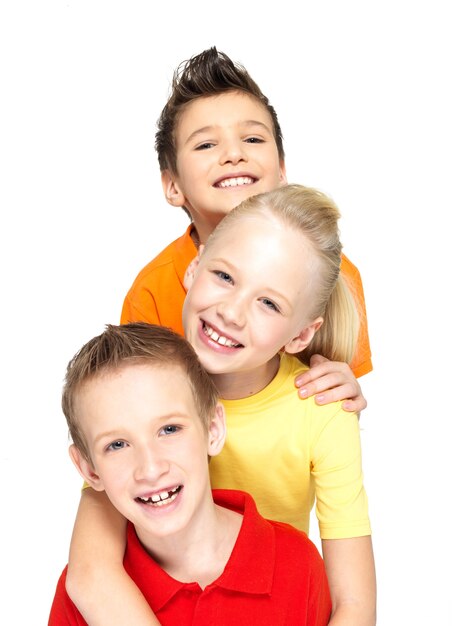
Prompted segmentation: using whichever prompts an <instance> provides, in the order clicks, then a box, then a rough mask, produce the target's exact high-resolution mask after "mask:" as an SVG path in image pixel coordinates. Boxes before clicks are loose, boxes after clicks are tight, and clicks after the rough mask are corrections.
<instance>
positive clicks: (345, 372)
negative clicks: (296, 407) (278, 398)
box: [295, 354, 367, 413]
mask: <svg viewBox="0 0 452 626" xmlns="http://www.w3.org/2000/svg"><path fill="white" fill-rule="evenodd" d="M295 386H296V387H298V395H299V396H300V398H308V397H309V396H313V395H315V401H316V403H317V404H329V403H330V402H336V401H338V400H345V402H343V403H342V408H343V409H344V410H345V411H352V412H355V413H359V412H360V411H363V410H364V409H365V408H366V406H367V401H366V399H365V397H364V396H363V394H362V391H361V387H360V385H359V383H358V381H357V380H356V378H355V376H354V374H353V372H352V370H351V369H350V366H349V365H347V363H340V362H337V361H329V360H328V359H325V357H323V356H320V354H314V355H313V356H312V357H311V362H310V369H309V370H308V371H306V372H304V373H303V374H300V375H299V376H297V378H296V379H295Z"/></svg>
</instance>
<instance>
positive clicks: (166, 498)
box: [137, 487, 181, 506]
mask: <svg viewBox="0 0 452 626" xmlns="http://www.w3.org/2000/svg"><path fill="white" fill-rule="evenodd" d="M180 490H181V487H177V488H176V489H175V490H174V491H171V492H168V491H161V492H160V493H154V494H153V495H152V496H151V497H150V498H140V497H138V498H137V500H138V501H140V502H144V504H152V505H156V506H163V505H164V504H169V503H170V502H172V501H173V500H174V498H175V497H176V496H177V494H178V493H179V491H180Z"/></svg>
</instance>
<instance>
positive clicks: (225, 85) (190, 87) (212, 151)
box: [121, 48, 372, 412]
mask: <svg viewBox="0 0 452 626" xmlns="http://www.w3.org/2000/svg"><path fill="white" fill-rule="evenodd" d="M155 146H156V150H157V153H158V159H159V165H160V170H161V177H162V186H163V191H164V194H165V197H166V199H167V201H168V202H169V204H171V205H172V206H177V207H182V208H183V209H184V210H185V211H186V213H187V214H188V215H189V217H190V219H191V223H190V225H189V226H188V228H187V230H186V232H185V233H184V235H182V237H180V238H179V239H177V240H176V241H174V242H172V243H171V244H170V245H169V246H167V247H166V248H165V249H164V250H163V251H162V252H161V253H160V254H159V255H157V257H155V258H154V259H153V260H152V261H151V262H150V263H148V264H147V265H146V266H145V267H144V268H143V269H142V270H141V271H140V272H139V274H138V275H137V277H136V279H135V281H134V283H133V285H132V286H131V288H130V289H129V292H128V293H127V295H126V298H125V300H124V304H123V308H122V313H121V323H123V324H125V323H128V322H134V321H143V322H148V323H151V324H161V325H163V326H168V327H170V328H172V329H173V330H175V331H176V332H178V333H180V334H183V328H182V318H181V311H182V305H183V302H184V299H185V289H184V286H183V280H184V274H185V271H186V269H187V267H188V265H189V263H190V261H192V260H193V258H195V256H196V254H197V248H198V246H199V245H200V244H203V243H205V241H206V240H207V238H208V236H209V235H210V233H211V232H212V231H213V230H214V228H215V227H216V226H217V224H218V223H219V222H220V221H221V220H222V218H223V217H224V216H225V215H226V214H227V213H229V212H230V211H231V209H233V208H234V207H235V206H237V205H238V204H240V202H241V201H242V200H244V199H246V198H248V197H249V196H251V195H256V194H258V193H261V192H264V191H270V190H272V189H274V188H275V187H278V186H280V185H284V184H286V183H287V179H286V169H285V163H284V147H283V139H282V132H281V128H280V125H279V122H278V118H277V115H276V112H275V110H274V108H273V107H272V106H271V105H270V103H269V101H268V98H267V97H266V96H265V95H264V94H263V93H262V92H261V90H260V88H259V87H258V85H257V84H256V83H255V82H254V80H253V79H252V78H251V76H250V75H249V74H248V73H247V71H246V70H245V69H244V68H243V67H242V66H240V65H238V64H234V63H233V62H232V61H231V59H229V57H227V56H226V55H225V54H224V53H221V52H218V51H217V50H216V49H215V48H210V49H209V50H205V51H204V52H202V53H201V54H199V55H197V56H195V57H193V58H192V59H190V60H189V61H187V62H186V63H183V64H181V66H180V67H179V69H178V70H177V71H176V72H175V75H174V78H173V84H172V93H171V95H170V97H169V99H168V101H167V103H166V105H165V107H164V108H163V111H162V113H161V115H160V118H159V121H158V132H157V134H156V142H155ZM341 271H342V273H343V275H344V276H345V278H346V279H347V283H348V285H349V287H350V288H351V290H352V292H353V293H354V295H355V299H356V303H357V307H358V310H359V311H360V315H361V327H360V334H359V339H358V347H357V351H356V354H355V356H354V358H353V361H352V363H351V364H350V365H351V368H352V370H353V373H354V375H355V376H356V377H359V376H362V375H364V374H367V373H368V372H370V371H371V370H372V362H371V352H370V346H369V338H368V333H367V319H366V309H365V302H364V294H363V288H362V283H361V277H360V274H359V271H358V269H357V268H356V267H355V266H354V265H353V264H352V263H351V262H350V261H349V259H347V257H346V256H345V255H343V258H342V268H341ZM310 365H311V369H310V370H309V372H307V373H306V374H305V375H304V376H302V377H300V378H299V379H298V380H297V383H296V384H297V386H298V387H299V388H300V391H299V393H300V396H301V397H303V398H305V397H308V396H310V395H313V394H317V397H316V400H317V402H318V403H319V404H327V403H329V402H333V401H337V400H345V399H347V400H346V402H345V403H344V408H345V409H346V410H351V411H358V412H359V411H360V410H362V409H364V408H365V406H366V401H365V399H364V398H363V396H362V394H361V390H360V387H359V385H358V383H357V381H356V379H354V377H353V376H351V374H350V368H349V367H348V365H346V364H341V363H332V362H330V361H326V360H325V359H323V358H322V357H320V356H318V355H316V356H315V357H313V359H312V360H311V363H310Z"/></svg>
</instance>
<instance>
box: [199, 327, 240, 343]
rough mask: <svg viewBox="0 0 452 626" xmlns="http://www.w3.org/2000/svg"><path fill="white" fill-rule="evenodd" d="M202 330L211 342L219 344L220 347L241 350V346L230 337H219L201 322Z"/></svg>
mask: <svg viewBox="0 0 452 626" xmlns="http://www.w3.org/2000/svg"><path fill="white" fill-rule="evenodd" d="M202 330H203V332H204V334H205V335H206V336H207V337H209V339H211V340H212V341H214V342H215V343H217V344H219V345H220V346H226V347H227V348H243V347H244V346H243V344H241V343H238V342H236V341H234V340H233V339H231V338H230V337H226V336H225V335H220V334H219V333H217V331H215V330H214V329H213V328H212V327H211V326H209V325H208V324H206V322H204V321H202Z"/></svg>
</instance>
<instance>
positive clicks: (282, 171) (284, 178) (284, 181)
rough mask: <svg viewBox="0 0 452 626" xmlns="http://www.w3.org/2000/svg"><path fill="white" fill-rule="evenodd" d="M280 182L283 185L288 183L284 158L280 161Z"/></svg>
mask: <svg viewBox="0 0 452 626" xmlns="http://www.w3.org/2000/svg"><path fill="white" fill-rule="evenodd" d="M279 182H280V184H281V185H287V173H286V163H285V161H284V160H283V159H280V161H279Z"/></svg>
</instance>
